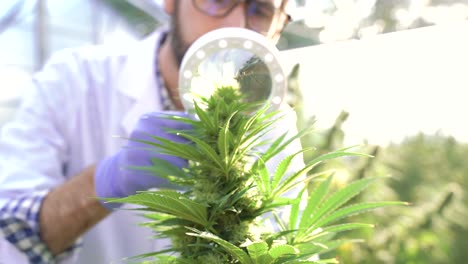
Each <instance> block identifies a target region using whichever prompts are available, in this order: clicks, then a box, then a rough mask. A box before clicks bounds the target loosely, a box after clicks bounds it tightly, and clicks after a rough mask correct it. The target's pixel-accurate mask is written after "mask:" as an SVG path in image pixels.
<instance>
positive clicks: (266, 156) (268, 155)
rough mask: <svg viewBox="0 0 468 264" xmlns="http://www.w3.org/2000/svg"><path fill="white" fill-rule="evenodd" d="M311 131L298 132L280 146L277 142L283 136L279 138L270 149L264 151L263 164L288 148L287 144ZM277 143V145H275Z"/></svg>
mask: <svg viewBox="0 0 468 264" xmlns="http://www.w3.org/2000/svg"><path fill="white" fill-rule="evenodd" d="M310 132H311V130H310V129H304V130H302V131H300V132H299V133H297V134H296V135H294V136H293V137H291V138H289V139H288V140H286V141H285V142H284V143H282V144H280V143H279V142H282V140H281V141H278V140H279V139H282V138H283V136H281V137H280V138H279V139H278V140H277V141H275V142H274V144H272V145H271V146H270V148H268V149H267V151H265V153H264V154H263V155H262V159H263V162H265V163H266V162H267V161H268V160H270V159H271V158H273V157H274V156H276V155H278V154H279V153H280V152H281V151H283V150H284V149H285V148H286V147H287V146H289V144H291V143H292V142H293V141H294V140H296V139H298V138H301V137H303V136H304V135H306V134H308V133H310ZM286 135H287V133H286V134H284V136H286ZM275 143H277V144H275Z"/></svg>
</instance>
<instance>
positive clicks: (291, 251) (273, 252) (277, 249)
mask: <svg viewBox="0 0 468 264" xmlns="http://www.w3.org/2000/svg"><path fill="white" fill-rule="evenodd" d="M268 253H269V254H270V256H271V257H272V258H274V259H277V258H279V257H282V256H285V255H297V254H299V253H300V251H299V249H298V248H296V247H294V246H291V245H274V246H272V247H271V249H270V250H269V251H268Z"/></svg>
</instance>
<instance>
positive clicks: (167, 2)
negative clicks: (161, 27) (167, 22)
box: [164, 0, 186, 16]
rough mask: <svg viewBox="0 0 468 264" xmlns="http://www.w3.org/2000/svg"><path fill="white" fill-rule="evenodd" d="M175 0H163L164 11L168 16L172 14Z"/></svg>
mask: <svg viewBox="0 0 468 264" xmlns="http://www.w3.org/2000/svg"><path fill="white" fill-rule="evenodd" d="M176 1H177V0H164V11H165V12H166V13H167V14H168V15H170V16H172V15H174V12H175V2H176ZM185 1H186V0H185Z"/></svg>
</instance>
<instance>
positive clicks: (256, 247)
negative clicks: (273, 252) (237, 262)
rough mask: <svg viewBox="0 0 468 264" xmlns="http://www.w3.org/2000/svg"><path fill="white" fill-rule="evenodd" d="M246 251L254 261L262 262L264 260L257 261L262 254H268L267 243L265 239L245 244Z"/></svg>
mask: <svg viewBox="0 0 468 264" xmlns="http://www.w3.org/2000/svg"><path fill="white" fill-rule="evenodd" d="M247 251H248V252H249V255H250V257H251V258H252V260H253V261H254V263H256V264H257V263H258V264H263V263H265V262H264V261H265V260H263V262H259V260H260V258H261V257H262V256H268V244H267V243H266V242H265V241H257V242H253V243H252V244H250V245H248V246H247ZM265 264H266V263H265Z"/></svg>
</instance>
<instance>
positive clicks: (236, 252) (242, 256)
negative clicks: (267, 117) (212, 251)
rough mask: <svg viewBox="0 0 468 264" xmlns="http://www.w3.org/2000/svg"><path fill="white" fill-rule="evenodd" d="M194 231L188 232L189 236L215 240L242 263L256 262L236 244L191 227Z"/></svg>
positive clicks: (250, 263) (251, 263)
mask: <svg viewBox="0 0 468 264" xmlns="http://www.w3.org/2000/svg"><path fill="white" fill-rule="evenodd" d="M189 229H190V230H192V231H194V232H193V233H192V232H189V233H187V235H189V236H195V237H201V238H204V239H207V240H210V241H213V242H215V243H216V244H218V245H220V246H221V247H223V248H224V249H225V250H226V251H227V252H229V253H230V254H231V255H232V256H233V257H235V258H236V259H237V260H238V261H239V262H240V263H241V264H254V263H253V262H252V260H251V259H250V257H249V255H247V253H246V252H245V251H244V250H242V249H241V248H239V247H237V246H235V245H234V244H232V243H230V242H228V241H226V240H224V239H222V238H220V237H218V236H216V235H214V234H212V233H208V232H201V231H199V230H196V229H193V228H189Z"/></svg>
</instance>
